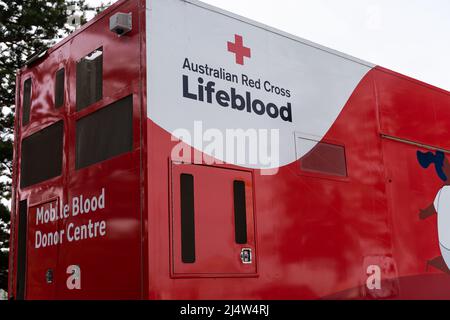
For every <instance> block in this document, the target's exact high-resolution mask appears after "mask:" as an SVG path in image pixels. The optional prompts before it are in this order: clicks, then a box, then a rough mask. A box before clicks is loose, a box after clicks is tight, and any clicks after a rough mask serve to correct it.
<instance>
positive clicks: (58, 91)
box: [55, 68, 64, 108]
mask: <svg viewBox="0 0 450 320" xmlns="http://www.w3.org/2000/svg"><path fill="white" fill-rule="evenodd" d="M63 104H64V68H62V69H59V70H58V71H57V72H56V75H55V108H61V107H62V106H63Z"/></svg>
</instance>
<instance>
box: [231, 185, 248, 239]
mask: <svg viewBox="0 0 450 320" xmlns="http://www.w3.org/2000/svg"><path fill="white" fill-rule="evenodd" d="M233 193H234V228H235V229H234V236H235V241H236V243H238V244H244V243H247V212H246V203H245V183H244V181H239V180H235V181H234V182H233Z"/></svg>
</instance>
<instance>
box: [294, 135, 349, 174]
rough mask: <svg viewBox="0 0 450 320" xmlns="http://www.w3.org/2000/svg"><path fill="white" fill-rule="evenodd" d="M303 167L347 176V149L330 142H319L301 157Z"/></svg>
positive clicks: (307, 169)
mask: <svg viewBox="0 0 450 320" xmlns="http://www.w3.org/2000/svg"><path fill="white" fill-rule="evenodd" d="M301 169H302V170H304V171H312V172H320V173H325V174H329V175H335V176H343V177H346V176H347V165H346V161H345V149H344V147H343V146H338V145H334V144H330V143H324V142H319V143H317V144H316V146H315V147H314V148H313V149H312V150H311V151H310V152H308V153H307V154H306V155H305V156H303V158H302V159H301Z"/></svg>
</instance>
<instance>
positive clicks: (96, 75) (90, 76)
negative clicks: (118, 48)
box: [76, 48, 103, 111]
mask: <svg viewBox="0 0 450 320" xmlns="http://www.w3.org/2000/svg"><path fill="white" fill-rule="evenodd" d="M76 96H77V98H76V100H77V101H76V107H77V111H79V110H82V109H84V108H86V107H88V106H89V105H91V104H93V103H94V102H97V101H99V100H101V99H102V96H103V52H102V48H100V49H97V50H95V51H93V52H91V53H90V54H89V55H87V56H86V57H84V58H82V59H81V60H80V61H78V63H77V93H76Z"/></svg>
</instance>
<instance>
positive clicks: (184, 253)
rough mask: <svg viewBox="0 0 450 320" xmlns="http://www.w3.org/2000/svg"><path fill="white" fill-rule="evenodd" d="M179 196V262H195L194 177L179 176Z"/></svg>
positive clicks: (188, 175) (189, 175)
mask: <svg viewBox="0 0 450 320" xmlns="http://www.w3.org/2000/svg"><path fill="white" fill-rule="evenodd" d="M180 189H181V190H180V195H181V260H182V261H183V262H184V263H194V262H195V222H194V177H193V176H192V175H191V174H185V173H183V174H181V176H180Z"/></svg>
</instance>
